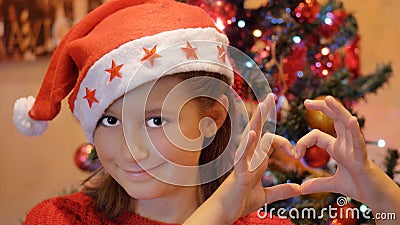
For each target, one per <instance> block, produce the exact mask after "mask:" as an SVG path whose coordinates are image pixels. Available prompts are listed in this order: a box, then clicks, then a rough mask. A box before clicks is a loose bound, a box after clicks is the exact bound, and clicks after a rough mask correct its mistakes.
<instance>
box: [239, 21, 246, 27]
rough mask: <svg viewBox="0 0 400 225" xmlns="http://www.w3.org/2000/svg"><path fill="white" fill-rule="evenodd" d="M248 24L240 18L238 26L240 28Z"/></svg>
mask: <svg viewBox="0 0 400 225" xmlns="http://www.w3.org/2000/svg"><path fill="white" fill-rule="evenodd" d="M245 26H246V22H244V20H239V21H238V27H239V28H243V27H245Z"/></svg>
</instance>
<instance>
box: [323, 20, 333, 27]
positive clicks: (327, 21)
mask: <svg viewBox="0 0 400 225" xmlns="http://www.w3.org/2000/svg"><path fill="white" fill-rule="evenodd" d="M324 23H325V24H326V25H329V26H331V25H332V24H333V21H332V19H331V18H325V20H324Z"/></svg>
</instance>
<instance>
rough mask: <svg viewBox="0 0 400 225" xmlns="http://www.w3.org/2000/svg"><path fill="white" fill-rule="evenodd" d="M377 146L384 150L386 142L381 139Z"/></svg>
mask: <svg viewBox="0 0 400 225" xmlns="http://www.w3.org/2000/svg"><path fill="white" fill-rule="evenodd" d="M377 145H378V147H379V148H384V147H385V146H386V141H385V140H383V139H379V140H378V143H377Z"/></svg>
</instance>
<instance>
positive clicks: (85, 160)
mask: <svg viewBox="0 0 400 225" xmlns="http://www.w3.org/2000/svg"><path fill="white" fill-rule="evenodd" d="M93 150H95V149H94V146H93V145H91V144H83V145H81V146H79V147H78V149H77V150H76V152H75V156H74V161H75V164H76V165H77V166H78V168H79V169H81V170H83V171H95V170H96V169H98V168H99V167H100V165H101V164H100V161H99V160H98V159H91V158H90V157H89V155H90V153H91V152H92V151H93Z"/></svg>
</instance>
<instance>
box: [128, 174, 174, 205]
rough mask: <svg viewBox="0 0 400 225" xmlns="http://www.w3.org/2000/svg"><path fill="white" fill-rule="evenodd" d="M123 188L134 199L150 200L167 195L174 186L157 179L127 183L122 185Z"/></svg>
mask: <svg viewBox="0 0 400 225" xmlns="http://www.w3.org/2000/svg"><path fill="white" fill-rule="evenodd" d="M122 187H123V188H124V190H125V191H126V192H127V193H128V195H129V196H131V197H132V198H134V199H137V200H151V199H156V198H160V197H163V196H166V195H168V192H169V191H171V190H172V189H173V188H174V187H172V186H171V185H169V184H165V183H163V182H160V181H158V180H155V179H154V180H152V181H148V182H143V183H136V184H128V185H123V186H122Z"/></svg>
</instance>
